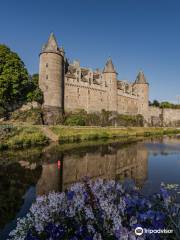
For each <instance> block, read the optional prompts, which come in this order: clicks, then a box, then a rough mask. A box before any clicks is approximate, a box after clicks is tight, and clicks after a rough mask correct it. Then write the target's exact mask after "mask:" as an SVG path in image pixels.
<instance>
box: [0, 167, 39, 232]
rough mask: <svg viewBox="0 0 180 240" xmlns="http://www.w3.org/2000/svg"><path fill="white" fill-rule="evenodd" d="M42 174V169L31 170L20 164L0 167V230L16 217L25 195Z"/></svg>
mask: <svg viewBox="0 0 180 240" xmlns="http://www.w3.org/2000/svg"><path fill="white" fill-rule="evenodd" d="M40 174H41V167H36V168H34V169H29V168H24V167H22V166H21V165H20V164H19V163H12V164H4V165H0V216H1V218H0V228H2V227H3V226H4V225H5V224H6V223H7V222H9V221H10V220H12V219H13V218H14V217H15V215H16V213H17V212H18V210H19V209H20V207H21V205H22V202H23V195H24V194H25V192H26V191H27V189H28V187H30V186H31V185H35V184H36V183H37V180H38V179H39V177H40Z"/></svg>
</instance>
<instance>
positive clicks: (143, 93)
mask: <svg viewBox="0 0 180 240" xmlns="http://www.w3.org/2000/svg"><path fill="white" fill-rule="evenodd" d="M134 88H135V89H136V92H137V94H138V114H141V115H143V116H144V118H145V120H148V110H149V109H148V108H149V84H148V82H147V81H146V78H145V76H144V73H143V71H140V72H139V73H138V75H137V78H136V80H135V82H134Z"/></svg>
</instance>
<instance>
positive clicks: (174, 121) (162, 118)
mask: <svg viewBox="0 0 180 240" xmlns="http://www.w3.org/2000/svg"><path fill="white" fill-rule="evenodd" d="M149 123H150V124H151V125H152V126H172V127H175V126H180V109H170V108H164V109H162V108H159V107H153V106H149Z"/></svg>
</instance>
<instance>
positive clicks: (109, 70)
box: [103, 59, 117, 111]
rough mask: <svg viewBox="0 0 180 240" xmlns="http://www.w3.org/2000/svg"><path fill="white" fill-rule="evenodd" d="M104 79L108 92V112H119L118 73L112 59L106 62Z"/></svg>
mask: <svg viewBox="0 0 180 240" xmlns="http://www.w3.org/2000/svg"><path fill="white" fill-rule="evenodd" d="M103 78H104V81H105V86H106V87H107V91H108V110H109V111H117V72H116V70H115V68H114V65H113V63H112V60H111V59H108V61H107V62H106V65H105V67H104V70H103Z"/></svg>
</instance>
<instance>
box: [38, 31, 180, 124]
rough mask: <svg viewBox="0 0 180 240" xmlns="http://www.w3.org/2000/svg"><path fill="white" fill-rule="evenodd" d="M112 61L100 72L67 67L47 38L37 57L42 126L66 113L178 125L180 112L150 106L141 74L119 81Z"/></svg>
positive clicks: (61, 53)
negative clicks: (102, 114)
mask: <svg viewBox="0 0 180 240" xmlns="http://www.w3.org/2000/svg"><path fill="white" fill-rule="evenodd" d="M117 75H118V74H117V72H116V70H115V68H114V65H113V63H112V60H111V59H108V61H107V62H106V65H105V67H104V69H103V71H100V70H99V69H96V70H95V71H93V70H92V69H90V68H85V67H81V66H80V63H79V61H74V62H73V63H68V61H67V59H66V58H65V53H64V49H63V48H59V47H58V44H57V41H56V39H55V36H54V35H53V34H51V35H50V37H49V40H48V42H47V44H45V45H44V46H43V48H42V51H41V53H40V68H39V87H40V88H41V90H42V91H43V94H44V113H45V114H44V115H46V116H45V123H47V124H54V123H55V122H56V119H59V118H60V117H61V114H62V113H63V112H64V111H65V112H74V111H77V110H85V111H87V112H88V113H90V112H100V111H101V110H103V109H104V110H106V111H116V112H118V113H119V114H128V115H137V114H141V115H142V116H143V117H144V119H145V121H146V123H147V124H149V125H152V126H167V125H172V126H176V125H179V124H180V110H175V109H163V110H162V109H159V108H154V107H150V106H149V84H148V82H147V81H146V78H145V76H144V73H143V72H142V71H140V72H139V73H138V75H137V78H136V80H135V81H133V82H127V81H125V80H119V79H118V78H117Z"/></svg>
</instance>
